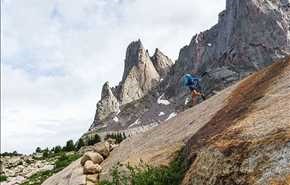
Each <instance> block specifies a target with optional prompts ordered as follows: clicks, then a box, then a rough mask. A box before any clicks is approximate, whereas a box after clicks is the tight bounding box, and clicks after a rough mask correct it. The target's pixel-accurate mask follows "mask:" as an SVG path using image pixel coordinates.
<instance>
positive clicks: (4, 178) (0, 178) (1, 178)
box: [0, 175, 8, 182]
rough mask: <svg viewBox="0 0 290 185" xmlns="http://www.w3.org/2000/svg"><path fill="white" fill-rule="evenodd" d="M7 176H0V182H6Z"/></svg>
mask: <svg viewBox="0 0 290 185" xmlns="http://www.w3.org/2000/svg"><path fill="white" fill-rule="evenodd" d="M7 178H8V177H7V176H5V175H0V182H3V181H6V180H7Z"/></svg>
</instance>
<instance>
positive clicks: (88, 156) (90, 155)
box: [81, 152, 104, 166]
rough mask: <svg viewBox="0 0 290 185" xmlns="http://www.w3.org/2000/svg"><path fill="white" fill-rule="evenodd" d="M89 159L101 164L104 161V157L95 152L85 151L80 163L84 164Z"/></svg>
mask: <svg viewBox="0 0 290 185" xmlns="http://www.w3.org/2000/svg"><path fill="white" fill-rule="evenodd" d="M89 160H91V161H93V163H95V164H101V163H102V162H103V161H104V158H103V156H102V155H101V154H99V153H97V152H86V153H85V154H84V155H83V157H82V159H81V165H82V166H84V165H85V163H86V161H89Z"/></svg>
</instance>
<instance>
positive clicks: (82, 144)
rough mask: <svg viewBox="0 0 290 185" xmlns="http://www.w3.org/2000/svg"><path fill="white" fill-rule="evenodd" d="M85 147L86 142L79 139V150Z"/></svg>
mask: <svg viewBox="0 0 290 185" xmlns="http://www.w3.org/2000/svg"><path fill="white" fill-rule="evenodd" d="M83 146H85V143H84V140H83V139H82V138H80V139H79V141H78V142H77V146H76V148H77V150H79V149H80V148H81V147H83Z"/></svg>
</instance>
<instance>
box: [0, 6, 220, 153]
mask: <svg viewBox="0 0 290 185" xmlns="http://www.w3.org/2000/svg"><path fill="white" fill-rule="evenodd" d="M224 4H225V0H217V1H211V0H170V1H168V0H159V1H156V0H114V1H109V0H97V1H92V0H83V1H77V0H70V1H68V0H66V1H60V0H43V1H39V0H25V1H23V0H1V5H2V6H1V24H2V30H1V43H2V55H1V67H2V68H1V72H2V73H1V77H2V78H1V82H2V83H1V87H2V88H1V100H2V101H1V106H2V109H1V113H2V115H1V126H2V128H1V137H2V141H1V142H2V145H3V146H2V147H3V149H4V150H10V151H11V150H16V149H17V150H18V151H20V152H31V151H32V150H33V149H34V148H36V146H42V147H46V146H52V145H57V144H63V143H64V142H65V140H68V139H70V138H74V139H76V138H77V137H79V136H80V135H81V134H82V133H83V132H84V131H85V130H87V129H88V128H89V125H90V123H91V122H92V119H93V116H94V112H95V104H96V102H97V100H98V99H99V97H100V91H101V87H102V84H103V83H104V82H105V81H107V80H108V81H110V82H111V84H117V83H118V81H119V80H120V79H121V75H122V72H123V61H124V58H125V51H126V47H127V45H128V44H129V43H130V42H131V41H133V40H136V39H138V38H141V40H142V41H143V44H144V46H145V47H147V48H148V49H149V51H150V52H151V53H153V51H154V49H155V47H158V48H160V49H161V50H162V51H164V53H165V54H167V55H169V56H170V57H171V58H173V59H176V58H177V56H178V53H179V49H180V48H181V47H183V46H184V45H186V44H187V43H189V41H190V39H191V38H192V36H193V35H194V34H195V33H198V32H200V31H203V30H204V29H207V28H209V27H210V26H213V25H214V24H215V23H216V22H217V15H218V13H219V12H220V11H221V10H222V9H223V8H224V7H225V5H224Z"/></svg>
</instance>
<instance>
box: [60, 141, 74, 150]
mask: <svg viewBox="0 0 290 185" xmlns="http://www.w3.org/2000/svg"><path fill="white" fill-rule="evenodd" d="M63 150H64V151H67V152H70V151H74V150H75V145H74V141H73V140H68V141H67V142H66V145H65V147H64V148H63Z"/></svg>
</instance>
